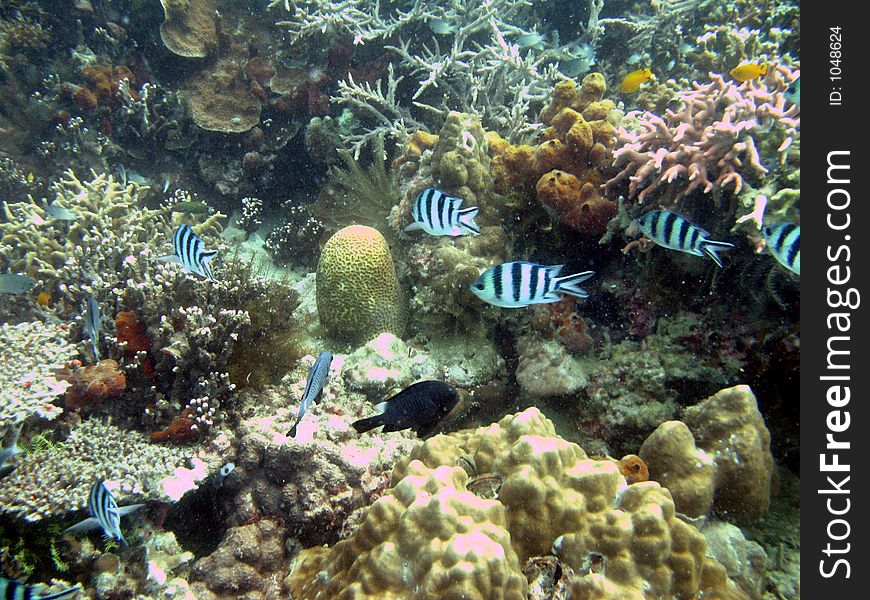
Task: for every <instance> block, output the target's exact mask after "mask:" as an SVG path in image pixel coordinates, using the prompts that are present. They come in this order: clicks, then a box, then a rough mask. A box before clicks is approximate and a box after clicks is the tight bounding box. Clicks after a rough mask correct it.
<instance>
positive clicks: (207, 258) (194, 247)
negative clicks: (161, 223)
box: [157, 223, 217, 281]
mask: <svg viewBox="0 0 870 600" xmlns="http://www.w3.org/2000/svg"><path fill="white" fill-rule="evenodd" d="M203 246H204V244H203V242H202V240H201V239H199V237H198V236H197V235H196V233H194V231H193V229H192V228H191V227H190V225H187V224H184V223H182V224H181V225H179V226H178V229H176V230H175V235H174V236H173V237H172V247H173V249H174V250H175V254H169V255H167V256H161V257H159V258H158V259H157V260H164V261H168V262H177V263H180V264H181V266H182V267H184V268H185V269H187V270H188V271H190V272H191V273H195V274H197V275H199V276H200V277H205V278H206V279H208V280H209V281H214V276H213V275H212V274H211V266H210V265H209V262H211V259H213V258H214V257H215V256H216V255H217V250H204V249H203Z"/></svg>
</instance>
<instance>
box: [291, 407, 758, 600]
mask: <svg viewBox="0 0 870 600" xmlns="http://www.w3.org/2000/svg"><path fill="white" fill-rule="evenodd" d="M456 464H462V465H464V468H462V467H456V466H453V465H456ZM487 477H488V478H496V479H497V480H498V481H500V482H501V485H500V486H498V487H497V490H498V491H497V492H496V496H495V498H492V499H490V498H481V497H479V496H477V495H475V494H474V493H472V492H471V491H470V490H471V489H475V490H476V489H479V488H478V487H476V486H473V485H472V482H473V481H475V480H478V479H480V478H487ZM392 484H393V487H392V488H391V489H389V490H387V492H386V493H385V494H384V496H382V497H381V498H380V499H378V500H376V501H375V503H374V504H373V505H372V506H371V507H370V508H369V510H368V512H367V514H366V516H365V518H364V520H363V521H362V523H361V524H360V526H359V527H358V528H357V530H356V531H355V532H354V533H353V534H351V536H350V537H348V538H347V539H345V540H342V541H340V542H338V543H337V544H336V545H335V546H334V547H333V548H332V549H330V550H328V551H325V550H324V549H322V548H314V549H311V550H303V551H302V552H301V553H300V555H299V556H298V557H297V559H296V563H295V566H294V570H293V571H291V574H290V576H289V583H288V586H289V588H290V589H291V592H292V594H293V597H298V598H315V597H320V596H322V595H323V594H327V595H330V596H338V595H340V594H342V593H345V594H346V593H350V591H351V590H352V591H353V592H354V593H356V594H359V595H360V596H361V597H381V598H382V597H404V595H405V594H406V593H407V590H408V589H409V587H415V588H416V589H423V590H426V591H427V592H428V593H430V594H434V595H436V596H438V597H444V598H446V597H457V598H458V597H465V598H481V599H483V598H510V597H518V598H525V597H526V592H527V582H526V579H525V577H524V576H523V574H522V572H521V571H520V565H522V564H524V563H525V561H526V559H527V558H530V557H539V556H541V555H545V554H548V553H550V551H551V548H552V551H553V552H554V553H555V556H556V558H557V559H558V560H559V561H560V563H561V564H562V565H564V566H565V567H567V568H568V569H570V570H571V575H569V577H570V579H568V581H569V583H568V585H569V589H570V593H571V594H572V595H571V597H575V598H587V597H588V598H591V597H595V598H613V599H616V598H627V597H643V596H644V595H649V594H655V595H658V596H663V597H665V596H667V597H676V598H689V597H692V596H694V595H695V594H699V593H701V594H707V593H709V594H717V593H719V594H724V595H725V597H728V595H729V594H733V595H732V596H731V597H734V598H739V597H741V595H740V594H739V592H738V591H737V588H736V586H735V584H734V583H733V582H732V581H730V580H728V578H727V576H726V575H725V572H724V569H723V568H722V567H721V565H719V564H718V563H717V562H716V561H715V560H714V559H711V558H709V557H705V548H706V544H705V540H704V537H703V536H702V535H701V534H700V533H699V532H698V531H697V530H696V529H695V528H694V527H692V526H691V525H687V524H686V523H683V522H682V521H680V520H679V519H678V518H676V516H675V512H674V504H673V501H672V500H671V497H670V494H669V493H668V491H667V490H666V489H665V488H662V487H661V486H660V485H659V484H658V483H655V482H641V483H635V484H632V485H627V484H626V482H625V479H624V478H623V476H622V475H621V474H620V472H619V468H618V466H617V465H616V464H615V462H613V461H610V460H600V461H596V460H590V459H589V458H587V456H586V454H585V452H583V450H582V449H581V448H580V447H579V446H577V445H575V444H572V443H570V442H566V441H565V440H563V439H561V438H559V437H557V436H556V435H555V430H554V427H553V424H552V423H551V422H550V421H549V420H547V419H546V418H545V417H543V416H542V415H541V413H540V411H538V410H537V409H536V408H530V409H527V410H526V411H524V412H522V413H518V414H516V415H508V416H506V417H504V418H503V419H501V420H500V421H499V422H498V423H493V424H492V425H490V426H488V427H482V428H480V429H477V430H465V431H459V432H456V433H454V434H450V435H446V436H445V435H439V436H435V437H434V438H431V439H430V440H428V441H426V442H424V443H422V444H420V445H419V446H417V448H415V450H414V451H413V452H411V453H410V454H409V455H408V456H406V457H404V458H403V459H402V460H400V461H399V463H398V464H397V465H396V467H395V469H394V470H393V477H392ZM459 523H464V525H463V526H462V527H460V526H459ZM436 539H437V540H439V541H438V542H435V541H434V540H436ZM596 560H597V561H598V562H600V563H602V564H603V567H600V568H595V567H593V566H592V564H593V563H595V562H596ZM411 565H413V568H412V567H411ZM316 572H319V575H318V576H317V577H313V574H314V573H316ZM515 595H516V596H515Z"/></svg>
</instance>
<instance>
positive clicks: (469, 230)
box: [405, 188, 480, 236]
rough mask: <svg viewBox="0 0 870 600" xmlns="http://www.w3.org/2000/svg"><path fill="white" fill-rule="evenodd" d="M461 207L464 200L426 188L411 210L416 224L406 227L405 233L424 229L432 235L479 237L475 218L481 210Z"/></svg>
mask: <svg viewBox="0 0 870 600" xmlns="http://www.w3.org/2000/svg"><path fill="white" fill-rule="evenodd" d="M460 206H462V198H457V197H456V196H449V195H447V194H445V193H444V192H442V191H441V190H437V189H435V188H426V189H425V190H423V191H422V192H420V195H419V196H417V199H416V200H414V206H413V207H412V208H411V218H413V219H414V222H413V223H411V224H410V225H408V226H407V227H405V231H415V230H417V229H422V230H423V231H425V232H426V233H428V234H430V235H449V236H457V235H467V234H471V235H478V234H479V233H480V229H479V228H478V227H477V224H476V223H475V222H474V217H476V216H477V212H478V211H479V210H480V209H479V208H477V207H476V206H470V207H468V208H460Z"/></svg>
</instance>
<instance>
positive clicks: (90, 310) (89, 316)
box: [85, 296, 102, 362]
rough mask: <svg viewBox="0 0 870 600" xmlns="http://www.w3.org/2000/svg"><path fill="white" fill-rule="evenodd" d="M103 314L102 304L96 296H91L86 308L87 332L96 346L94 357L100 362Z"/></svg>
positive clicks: (92, 343)
mask: <svg viewBox="0 0 870 600" xmlns="http://www.w3.org/2000/svg"><path fill="white" fill-rule="evenodd" d="M101 323H102V316H100V305H99V304H98V303H97V300H96V298H94V297H93V296H90V297H89V298H88V305H87V308H86V309H85V333H86V334H87V335H88V337H89V338H91V345H92V346H93V347H94V357H95V358H96V359H97V361H98V362H99V360H100V348H99V344H100V325H101Z"/></svg>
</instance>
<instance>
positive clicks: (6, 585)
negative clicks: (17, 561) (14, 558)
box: [0, 577, 82, 600]
mask: <svg viewBox="0 0 870 600" xmlns="http://www.w3.org/2000/svg"><path fill="white" fill-rule="evenodd" d="M43 587H44V586H41V585H27V584H26V583H21V582H19V581H15V580H14V579H6V578H5V577H0V598H3V600H57V599H59V598H72V597H73V596H74V595H75V594H77V593H79V592H80V591H81V589H82V588H81V586H78V585H77V586H75V587H71V588H67V589H65V590H61V591H59V592H54V593H53V594H44V593H43V592H41V591H40V589H41V588H43Z"/></svg>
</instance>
